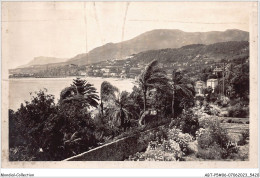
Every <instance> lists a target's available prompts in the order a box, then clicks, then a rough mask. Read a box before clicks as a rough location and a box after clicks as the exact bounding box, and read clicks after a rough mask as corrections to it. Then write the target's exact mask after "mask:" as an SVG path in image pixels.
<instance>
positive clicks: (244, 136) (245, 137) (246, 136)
mask: <svg viewBox="0 0 260 178" xmlns="http://www.w3.org/2000/svg"><path fill="white" fill-rule="evenodd" d="M248 139H249V130H246V131H244V132H242V135H241V139H240V140H239V141H238V142H237V144H238V145H245V144H246V140H248Z"/></svg>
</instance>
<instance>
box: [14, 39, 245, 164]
mask: <svg viewBox="0 0 260 178" xmlns="http://www.w3.org/2000/svg"><path fill="white" fill-rule="evenodd" d="M241 43H243V42H241ZM194 47H195V48H197V47H201V45H198V46H197V45H195V46H194ZM202 47H203V46H202ZM241 61H242V62H241ZM230 63H231V67H232V70H228V71H229V72H227V74H226V75H225V77H223V76H215V77H216V78H219V79H220V80H221V79H224V80H225V83H226V87H225V88H224V93H225V94H226V96H225V97H224V96H223V93H221V89H222V88H223V87H221V82H220V85H219V88H217V89H216V92H214V93H212V90H210V89H207V90H208V91H206V92H205V96H204V97H201V98H197V97H195V90H194V82H193V81H191V80H190V77H189V75H188V73H185V71H183V72H180V71H176V70H174V71H172V76H171V77H169V76H167V74H166V72H165V71H164V70H162V68H161V67H160V65H159V63H158V61H156V60H153V61H151V62H150V63H149V64H148V65H147V66H146V68H145V69H144V70H143V72H142V73H141V75H140V76H139V78H138V79H137V80H136V82H137V84H136V86H134V88H133V91H132V92H131V93H128V92H126V91H120V90H119V89H118V88H116V87H115V86H113V85H112V84H111V83H109V82H106V81H104V82H103V83H102V84H101V91H100V97H99V96H98V95H97V91H96V89H95V88H94V87H93V85H92V84H90V83H88V82H87V81H86V80H84V79H80V78H76V79H74V80H73V81H72V84H71V85H70V86H68V87H66V88H64V89H63V90H62V91H61V93H60V98H59V101H58V103H55V102H54V96H53V95H50V94H47V90H40V91H39V92H36V93H35V95H32V99H31V101H26V102H25V104H21V107H20V108H19V109H18V110H17V111H13V110H9V151H10V152H9V153H10V155H9V158H10V160H12V161H15V160H19V161H24V160H62V159H65V158H68V157H70V156H74V155H77V154H79V153H82V152H84V151H87V150H89V149H91V148H93V147H97V146H98V145H101V144H104V143H107V142H110V141H113V140H116V139H118V138H121V137H124V136H128V135H130V134H135V133H138V132H141V131H143V130H147V129H149V128H152V127H157V126H159V125H165V124H166V126H167V127H166V128H165V130H164V131H161V132H160V133H158V134H155V135H153V136H151V139H150V140H151V142H150V143H149V146H148V149H147V152H145V153H142V154H139V155H138V156H137V157H136V156H134V158H129V159H130V160H139V159H140V157H142V158H141V159H143V160H157V158H155V157H154V154H155V153H154V152H156V153H158V152H160V154H161V156H162V157H163V160H183V159H184V158H183V155H189V154H190V153H195V155H196V157H197V158H202V159H235V158H239V159H240V156H239V155H238V152H239V149H238V148H237V147H236V145H234V144H233V142H232V139H230V137H229V136H228V134H227V133H226V130H225V129H223V128H222V127H221V126H220V123H219V122H218V121H216V120H211V119H209V117H206V118H203V119H201V118H202V117H201V115H200V114H198V112H201V113H203V114H205V113H206V114H207V116H208V115H218V114H216V113H217V112H216V111H212V108H210V107H211V106H212V105H213V104H214V105H218V106H221V107H229V113H228V114H229V115H230V116H235V117H237V116H241V117H242V116H243V117H246V116H247V115H248V110H247V109H248V108H246V107H248V102H249V98H248V95H249V64H248V61H247V58H239V59H237V60H235V59H234V60H232V61H231V62H230ZM200 74H201V76H200V75H197V76H196V77H205V79H207V78H210V77H212V76H210V75H211V74H212V71H211V69H207V68H205V69H203V71H202V72H201V73H200ZM223 97H224V98H229V102H228V103H225V102H223ZM197 100H198V101H200V104H199V105H195V103H196V102H195V101H197ZM196 109H197V110H196ZM196 112H197V113H196ZM160 134H161V136H160ZM247 139H248V134H247V133H244V135H243V139H242V140H241V141H240V142H239V143H240V144H242V145H245V144H246V143H247V141H246V140H247ZM194 141H195V142H196V146H195V147H196V148H195V149H194V148H190V147H189V144H190V143H193V142H194ZM165 155H167V158H164V156H165ZM243 159H246V157H245V158H243Z"/></svg>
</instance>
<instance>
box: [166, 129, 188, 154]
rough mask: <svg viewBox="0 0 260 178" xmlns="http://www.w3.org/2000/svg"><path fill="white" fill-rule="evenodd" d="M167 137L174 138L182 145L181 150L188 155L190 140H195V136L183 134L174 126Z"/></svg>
mask: <svg viewBox="0 0 260 178" xmlns="http://www.w3.org/2000/svg"><path fill="white" fill-rule="evenodd" d="M167 138H168V139H169V140H173V141H175V142H177V143H178V144H179V145H180V148H181V151H182V152H183V153H184V154H185V155H187V154H189V150H188V149H187V147H188V144H189V142H191V141H192V140H193V137H192V136H191V135H189V134H188V133H185V134H183V133H182V132H181V131H180V130H178V129H176V128H173V129H169V131H168V133H167Z"/></svg>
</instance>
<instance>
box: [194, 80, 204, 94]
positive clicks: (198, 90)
mask: <svg viewBox="0 0 260 178" xmlns="http://www.w3.org/2000/svg"><path fill="white" fill-rule="evenodd" d="M194 88H195V91H196V96H203V95H204V89H205V88H206V84H205V82H203V81H201V80H200V81H197V82H195V87H194Z"/></svg>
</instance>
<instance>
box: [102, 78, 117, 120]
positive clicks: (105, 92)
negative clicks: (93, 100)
mask: <svg viewBox="0 0 260 178" xmlns="http://www.w3.org/2000/svg"><path fill="white" fill-rule="evenodd" d="M115 92H118V88H116V87H114V86H113V85H111V83H109V82H107V81H104V82H102V84H101V88H100V100H101V102H100V107H101V114H102V116H103V115H104V103H103V102H107V101H109V100H110V99H114V98H115V97H116V96H115Z"/></svg>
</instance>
